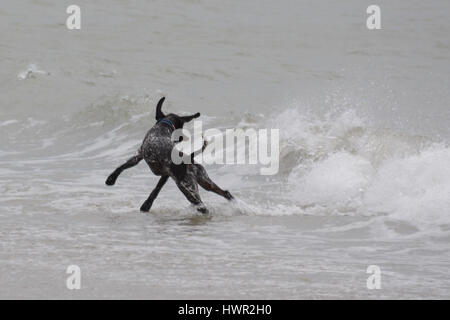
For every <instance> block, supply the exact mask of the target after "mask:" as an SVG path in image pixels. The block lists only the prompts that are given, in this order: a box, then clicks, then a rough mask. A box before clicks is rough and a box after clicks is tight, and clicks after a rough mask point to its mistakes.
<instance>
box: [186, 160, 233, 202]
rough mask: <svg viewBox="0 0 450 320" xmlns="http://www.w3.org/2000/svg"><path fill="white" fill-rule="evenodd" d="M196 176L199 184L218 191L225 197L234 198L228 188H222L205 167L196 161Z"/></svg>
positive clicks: (209, 189)
mask: <svg viewBox="0 0 450 320" xmlns="http://www.w3.org/2000/svg"><path fill="white" fill-rule="evenodd" d="M193 169H194V173H195V177H196V178H197V182H198V184H199V185H200V186H201V187H202V188H203V189H205V190H207V191H212V192H214V193H217V194H218V195H220V196H222V197H224V198H225V199H228V200H233V199H234V198H233V196H232V195H231V193H230V192H229V191H227V190H222V189H221V188H220V187H219V186H218V185H217V184H215V183H214V182H213V181H212V180H211V179H210V178H209V176H208V174H207V173H206V170H205V168H204V167H203V166H202V165H201V164H198V163H195V164H194V165H193Z"/></svg>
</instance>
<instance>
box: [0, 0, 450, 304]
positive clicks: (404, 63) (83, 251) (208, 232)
mask: <svg viewBox="0 0 450 320" xmlns="http://www.w3.org/2000/svg"><path fill="white" fill-rule="evenodd" d="M70 4H72V3H71V2H64V1H63V2H61V1H50V0H16V1H4V2H2V3H1V5H0V69H1V71H0V298H3V299H5V298H6V299H10V298H27V299H31V298H37V299H44V298H50V299H56V298H60V299H61V298H62V299H80V298H87V299H95V298H107V299H109V298H126V299H131V298H139V299H140V298H147V299H174V298H187V299H197V298H202V299H208V298H210V299H222V298H226V299H247V298H252V299H308V298H311V299H380V298H386V299H400V298H405V299H425V298H432V299H448V298H450V274H449V270H450V147H449V142H450V90H449V88H450V37H449V34H450V20H449V16H448V13H449V12H450V2H448V1H446V0H442V1H440V0H432V1H418V0H413V1H406V0H403V1H386V0H379V1H377V3H376V4H378V5H379V6H380V8H381V24H382V29H381V30H368V29H367V27H366V19H367V17H368V15H367V13H366V9H367V7H368V6H369V5H370V4H372V3H369V2H367V1H356V0H349V1H345V2H344V1H331V0H329V1H328V0H327V1H324V0H320V1H317V0H315V1H312V0H310V1H298V0H284V1H267V0H258V1H256V0H248V1H235V0H233V1H218V0H212V1H211V0H208V1H206V0H204V1H203V0H182V1H170V2H169V1H143V0H142V1H125V0H124V1H118V0H117V1H106V0H101V1H86V0H77V1H76V4H77V5H79V6H80V8H81V30H68V29H67V28H66V24H65V22H66V19H67V17H68V14H67V13H66V8H67V6H68V5H70ZM163 95H164V96H166V102H165V105H164V107H163V111H166V112H174V113H179V114H191V113H194V112H201V113H202V116H201V118H200V119H201V120H202V121H203V129H204V130H206V129H209V128H218V129H221V130H224V129H226V128H242V129H248V128H254V129H271V128H276V129H279V130H280V156H279V172H278V173H277V174H275V175H271V176H262V175H260V174H259V173H260V171H259V169H260V166H259V165H225V164H224V165H218V164H215V165H208V166H206V169H207V171H208V173H209V176H210V177H211V178H212V179H213V180H214V181H215V182H216V183H217V184H218V185H219V186H221V187H222V188H223V189H228V190H230V192H231V193H232V194H233V195H234V196H235V198H236V201H235V202H234V203H232V204H230V203H229V202H227V201H226V200H225V199H223V198H221V197H219V196H217V195H216V194H212V193H208V192H206V191H204V190H201V197H202V199H203V201H204V202H205V204H206V206H207V207H208V208H209V210H210V211H211V214H210V215H209V216H203V215H201V214H199V213H197V212H196V211H195V209H194V208H192V207H191V206H190V205H189V203H188V201H186V199H185V198H184V196H183V195H182V194H181V192H180V191H179V190H178V189H177V188H176V186H175V184H174V183H173V181H169V182H168V183H167V184H166V186H164V188H163V190H162V191H161V193H160V195H159V197H158V198H157V199H156V201H155V203H154V205H153V207H152V209H151V211H150V212H149V213H142V212H140V211H139V207H140V205H141V204H142V203H143V201H144V200H145V199H146V198H147V197H148V195H149V193H150V191H151V190H152V189H153V188H154V186H155V185H156V183H157V181H158V177H156V176H154V175H153V174H152V173H151V172H150V170H149V168H148V166H147V165H146V164H145V163H144V161H142V162H141V163H140V164H139V165H138V166H136V167H134V168H132V169H129V170H127V171H125V172H124V173H123V174H122V175H121V176H120V177H119V179H118V181H117V183H116V185H115V186H113V187H108V186H106V185H105V184H104V181H105V179H106V177H107V176H108V175H109V174H110V173H111V172H112V171H113V170H114V169H115V168H116V167H117V166H118V165H120V164H122V163H123V162H124V161H125V160H126V159H127V158H129V157H130V156H132V155H133V154H134V153H135V152H136V150H137V148H138V147H139V145H140V143H141V141H142V139H143V138H144V135H145V133H146V132H147V130H148V129H149V128H151V127H152V126H153V124H154V123H155V120H154V112H155V106H156V103H157V101H158V99H159V98H160V97H161V96H163ZM187 128H188V129H189V128H192V124H189V125H188V126H187ZM69 265H77V266H79V267H80V270H81V289H79V290H69V289H68V288H67V287H66V279H67V278H68V277H69V276H70V275H69V274H67V273H66V269H67V267H68V266H69ZM370 265H376V266H378V267H379V268H380V270H381V274H380V276H381V288H380V289H372V290H369V289H368V288H367V278H368V277H369V276H370V275H371V274H368V273H367V272H366V270H367V268H368V266H370Z"/></svg>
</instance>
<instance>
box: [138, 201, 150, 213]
mask: <svg viewBox="0 0 450 320" xmlns="http://www.w3.org/2000/svg"><path fill="white" fill-rule="evenodd" d="M140 210H141V212H149V211H150V205H149V204H148V203H147V202H144V204H143V205H142V206H141V208H140Z"/></svg>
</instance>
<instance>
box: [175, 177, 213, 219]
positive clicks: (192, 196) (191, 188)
mask: <svg viewBox="0 0 450 320" xmlns="http://www.w3.org/2000/svg"><path fill="white" fill-rule="evenodd" d="M176 183H177V186H178V189H180V191H181V192H183V194H184V196H185V197H186V199H188V201H189V202H190V203H192V204H193V205H194V206H196V207H197V211H199V212H201V213H204V214H207V213H208V209H206V207H205V205H204V204H203V202H202V200H201V199H200V194H199V193H198V186H197V183H196V182H195V181H193V180H191V179H189V180H186V179H183V180H181V181H176Z"/></svg>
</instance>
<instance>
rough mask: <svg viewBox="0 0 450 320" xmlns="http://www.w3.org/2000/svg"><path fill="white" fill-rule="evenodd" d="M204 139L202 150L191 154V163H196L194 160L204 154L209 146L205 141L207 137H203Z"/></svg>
mask: <svg viewBox="0 0 450 320" xmlns="http://www.w3.org/2000/svg"><path fill="white" fill-rule="evenodd" d="M202 138H203V146H202V148H201V149H198V150H197V151H194V152H192V153H191V163H194V158H195V157H196V156H198V155H199V154H200V153H202V152H203V151H204V150H205V148H206V147H207V146H208V141H207V140H206V139H205V137H203V136H202Z"/></svg>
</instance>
